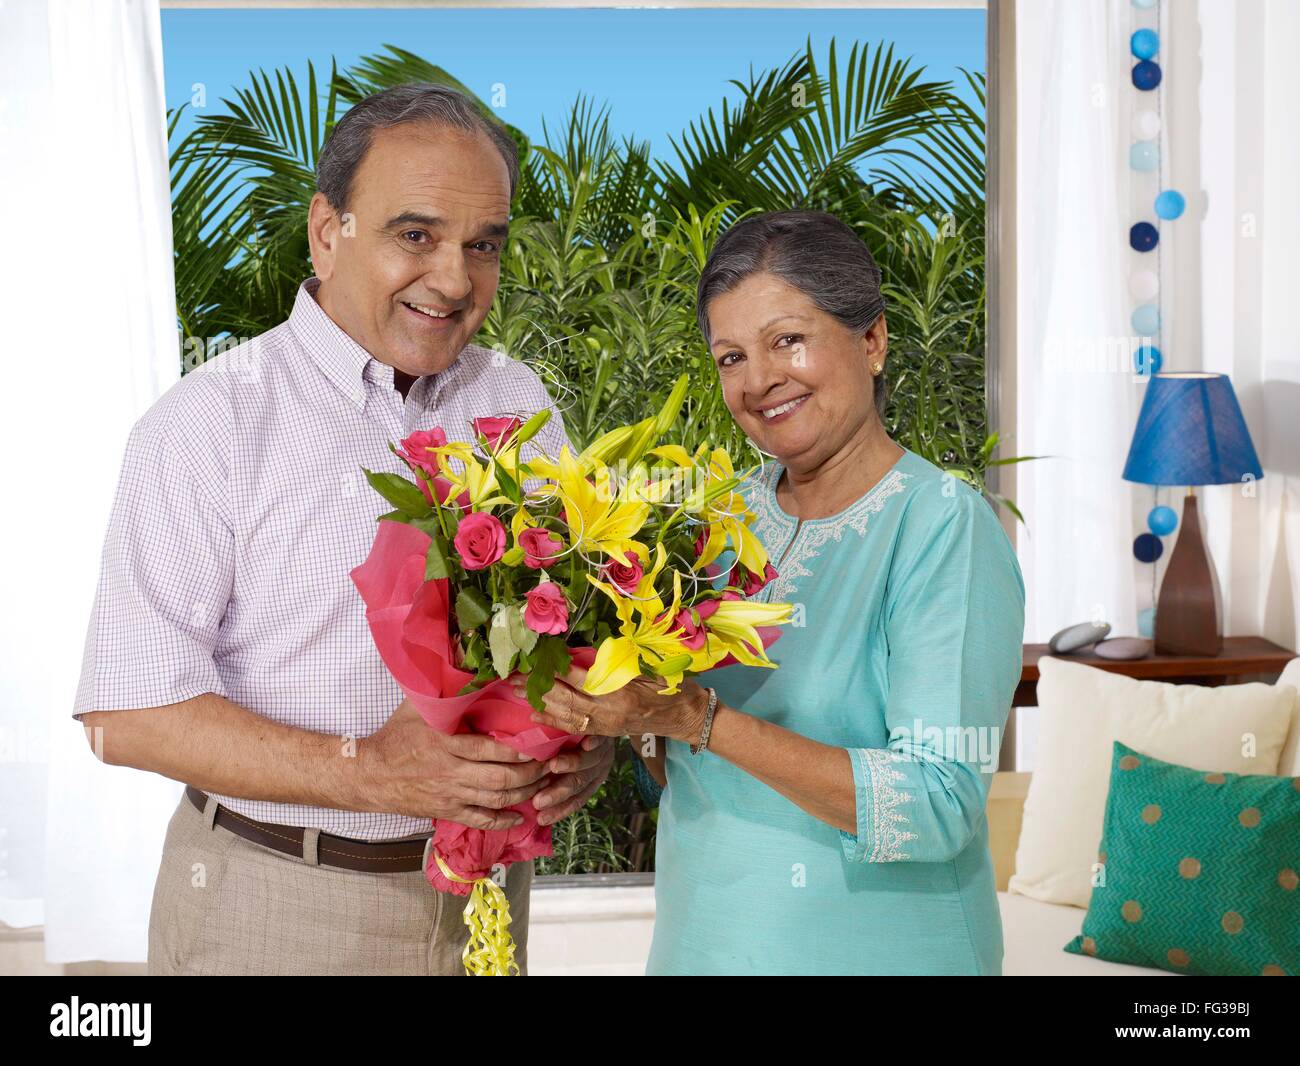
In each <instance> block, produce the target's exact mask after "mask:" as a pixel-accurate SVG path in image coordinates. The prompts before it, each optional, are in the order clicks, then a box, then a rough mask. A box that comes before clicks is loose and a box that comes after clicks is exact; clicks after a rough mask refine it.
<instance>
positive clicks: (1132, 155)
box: [1128, 141, 1160, 171]
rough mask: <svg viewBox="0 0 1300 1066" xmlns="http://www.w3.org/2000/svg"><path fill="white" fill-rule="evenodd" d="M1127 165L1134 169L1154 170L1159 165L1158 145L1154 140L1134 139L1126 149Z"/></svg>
mask: <svg viewBox="0 0 1300 1066" xmlns="http://www.w3.org/2000/svg"><path fill="white" fill-rule="evenodd" d="M1128 165H1129V166H1130V167H1132V168H1133V169H1134V170H1143V171H1146V170H1155V169H1156V167H1158V166H1159V165H1160V145H1159V144H1157V143H1156V142H1155V141H1135V142H1134V143H1133V146H1132V147H1131V148H1130V149H1129V150H1128Z"/></svg>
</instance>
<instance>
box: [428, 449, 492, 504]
mask: <svg viewBox="0 0 1300 1066" xmlns="http://www.w3.org/2000/svg"><path fill="white" fill-rule="evenodd" d="M429 451H431V452H433V453H434V454H435V455H436V456H437V459H438V469H439V470H441V471H442V476H443V477H445V478H446V479H447V480H448V481H449V482H451V485H452V495H453V497H454V496H459V495H460V494H461V493H462V492H466V493H468V494H469V501H470V505H471V507H472V508H473V510H475V511H484V510H488V509H490V508H492V507H495V506H496V505H497V504H501V503H509V502H510V500H509V499H508V498H507V497H505V496H503V495H501V494H500V492H499V490H500V488H501V485H500V482H498V481H497V475H496V460H495V459H489V460H488V463H487V465H486V466H484V465H483V464H482V463H480V462H479V461H478V459H477V458H475V456H474V448H473V445H471V444H467V443H466V442H464V441H449V442H448V443H446V444H444V445H442V446H441V447H438V448H430V449H429ZM453 459H457V460H459V461H460V463H461V467H462V469H461V471H460V472H459V473H457V472H456V471H455V470H454V469H453V468H452V465H451V461H452V460H453Z"/></svg>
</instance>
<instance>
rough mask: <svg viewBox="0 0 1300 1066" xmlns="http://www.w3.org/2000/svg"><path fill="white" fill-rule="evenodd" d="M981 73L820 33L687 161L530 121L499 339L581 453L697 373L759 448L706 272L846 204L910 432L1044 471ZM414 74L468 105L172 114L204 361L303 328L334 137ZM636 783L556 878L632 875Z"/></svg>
mask: <svg viewBox="0 0 1300 1066" xmlns="http://www.w3.org/2000/svg"><path fill="white" fill-rule="evenodd" d="M964 77H965V79H966V85H965V88H966V90H967V91H968V92H969V93H970V94H971V95H973V96H974V98H975V101H976V102H975V104H973V105H972V104H970V103H968V102H967V100H966V99H964V98H963V96H962V95H961V94H960V93H959V92H958V91H957V88H956V87H955V86H954V85H953V84H952V83H951V82H944V81H934V80H928V79H927V78H926V77H925V71H924V69H923V68H918V67H915V66H914V65H913V64H912V62H911V60H910V59H906V58H900V57H898V56H896V55H895V54H894V50H893V48H892V46H889V45H883V44H882V45H871V44H866V43H862V42H857V43H854V44H853V45H852V46H851V47H850V49H849V51H848V55H847V58H844V57H843V56H842V53H841V51H840V50H839V49H838V48H837V45H836V43H835V42H833V41H832V42H831V44H830V46H829V48H828V49H827V51H826V53H825V54H824V55H819V54H815V52H814V49H813V47H812V45H811V43H810V42H808V43H806V44H805V46H804V47H803V48H802V49H800V50H799V51H797V52H796V53H795V54H794V55H793V56H791V58H790V59H789V60H788V61H787V62H786V63H784V64H782V65H781V66H779V67H776V68H773V69H771V70H765V71H756V72H751V74H750V75H749V77H748V78H747V79H745V80H736V81H733V82H732V83H731V84H732V86H733V87H734V88H735V89H736V95H737V99H736V101H735V102H728V101H724V102H723V103H722V104H721V105H720V106H719V107H718V108H716V109H713V108H710V109H709V110H708V111H707V112H706V113H705V114H703V115H702V116H701V117H700V118H699V119H698V120H696V121H695V122H693V123H692V124H691V125H690V126H689V128H688V129H687V130H685V131H683V133H682V134H681V136H680V137H678V138H676V139H674V141H673V149H674V154H673V158H670V159H655V158H651V156H650V152H649V149H648V147H647V146H646V144H644V143H642V142H637V141H634V140H631V139H626V138H625V139H623V140H618V139H616V138H615V137H613V136H612V135H611V133H610V130H609V115H608V113H607V112H606V111H605V110H603V109H600V108H597V107H596V106H595V105H593V104H592V103H591V102H590V101H588V100H585V99H583V98H581V97H579V98H578V99H577V101H576V102H575V103H574V105H573V107H572V109H571V110H570V112H569V113H568V115H567V116H565V120H564V122H563V123H562V124H561V125H560V127H559V128H558V130H556V131H554V132H553V131H551V130H550V129H549V128H548V129H545V130H544V131H543V137H542V141H541V143H537V144H534V143H531V142H530V141H529V139H528V137H527V136H526V135H525V134H523V133H522V132H521V131H520V130H517V129H513V128H510V127H508V128H510V129H511V133H512V135H513V136H514V138H515V140H516V143H517V144H518V145H519V147H520V153H521V180H520V183H519V187H518V189H517V191H516V196H515V203H514V205H513V207H514V218H513V220H512V224H511V236H510V242H509V245H508V248H507V252H506V255H505V257H504V260H503V263H502V269H501V282H500V290H499V293H498V296H497V299H496V302H495V304H494V305H493V308H492V310H491V313H490V314H489V315H488V318H487V320H486V322H485V324H484V327H483V329H482V330H481V332H480V339H481V341H482V342H483V343H486V344H488V345H491V346H494V347H497V348H500V349H501V350H504V351H506V352H509V353H511V354H512V355H515V356H516V357H519V358H523V359H526V360H527V361H528V362H530V363H531V364H532V365H533V366H534V367H535V368H536V369H537V370H538V371H539V373H541V374H542V376H543V378H544V379H545V380H546V381H547V383H548V385H549V387H550V388H551V391H552V395H554V396H555V397H556V399H557V403H558V405H559V406H560V407H561V408H562V410H563V412H564V416H565V422H566V427H567V429H568V431H569V435H570V436H571V437H572V439H573V440H574V443H575V444H577V445H578V446H580V447H581V446H584V445H586V444H588V443H589V442H590V441H591V440H593V439H594V438H595V437H597V436H599V434H600V433H601V432H602V431H603V430H604V429H606V428H608V427H610V426H613V425H619V424H627V423H631V422H635V421H637V420H638V419H640V418H641V417H643V415H644V413H645V412H646V411H650V410H656V409H658V408H659V406H660V405H661V404H662V403H663V400H664V398H665V397H666V395H667V394H668V391H669V389H670V387H671V384H672V382H673V381H674V380H675V379H676V378H677V377H678V376H679V375H680V374H681V373H683V372H686V373H689V374H690V375H691V376H692V379H693V380H694V381H695V382H696V383H698V385H699V387H697V388H695V389H693V390H692V391H691V394H690V396H689V397H688V398H687V402H686V403H685V405H684V406H683V409H682V412H681V414H680V416H679V422H678V424H677V425H676V426H674V427H673V429H672V430H671V431H670V433H669V434H668V435H669V436H671V437H672V438H674V439H678V440H681V441H682V442H683V443H684V444H685V445H686V446H687V447H688V448H694V447H695V446H696V445H697V444H698V443H699V442H700V441H703V440H708V441H711V442H713V443H715V444H718V445H721V446H723V447H726V448H727V449H728V450H729V451H730V452H731V453H732V454H733V455H736V456H738V457H739V456H741V455H743V454H744V452H745V450H746V449H747V447H748V443H747V441H746V440H745V438H744V436H743V435H742V434H741V433H740V431H739V430H738V428H737V427H736V425H735V423H734V422H733V421H732V419H731V417H730V415H729V413H728V412H727V410H726V407H725V406H724V405H723V403H722V400H721V397H720V395H719V390H717V389H716V388H712V387H710V386H711V385H712V382H713V378H714V373H715V371H714V369H713V364H712V360H711V358H710V357H709V354H708V352H707V350H706V349H705V347H704V343H703V340H702V338H701V337H700V335H699V331H698V329H697V327H696V321H695V306H694V301H695V285H696V280H697V278H698V275H699V271H700V268H701V267H702V265H703V263H704V261H705V258H706V257H707V255H708V251H709V249H710V248H711V247H712V245H713V243H714V241H715V240H716V238H717V236H718V234H719V233H720V232H722V231H723V230H725V229H726V228H727V227H728V226H730V225H731V224H733V223H734V222H735V221H736V220H738V219H740V218H742V217H744V216H746V215H747V214H750V213H753V212H758V211H770V210H781V209H786V208H817V209H821V210H827V211H831V212H833V213H834V214H836V215H837V216H838V217H840V218H842V219H843V220H844V221H845V222H847V223H848V224H849V225H851V226H853V227H854V228H855V229H857V230H858V231H859V232H860V233H861V234H862V237H863V239H864V240H865V241H866V242H867V243H868V245H869V246H870V247H871V249H872V252H873V254H874V255H875V257H876V259H877V261H878V262H879V263H880V266H881V268H882V271H883V274H884V279H885V295H886V298H887V300H888V312H887V323H888V326H889V333H890V358H889V360H888V363H887V368H886V375H887V378H888V381H889V385H890V403H889V406H888V410H887V412H886V421H887V425H888V429H889V430H890V432H891V434H892V435H893V436H894V437H895V438H896V439H897V440H899V441H900V442H901V443H903V444H904V445H906V446H907V447H908V448H910V449H912V450H913V451H915V452H917V453H918V454H920V455H922V456H924V457H925V458H927V459H929V460H930V461H931V462H933V463H935V464H936V465H937V466H940V467H941V468H943V469H945V470H948V471H950V472H952V473H953V474H954V475H955V476H958V477H961V478H963V479H964V480H966V481H968V482H969V483H970V484H972V485H973V486H975V487H976V488H978V489H980V490H981V491H984V490H985V475H986V472H987V470H988V469H989V467H991V466H994V465H997V464H1001V463H1008V462H1018V461H1021V459H1022V458H1023V457H1012V458H996V457H995V453H996V452H997V449H998V447H999V443H1000V438H999V435H998V433H997V432H996V431H994V430H992V429H991V428H990V427H989V426H988V424H987V414H986V405H985V397H984V380H985V377H984V351H985V321H984V316H985V297H984V264H985V259H984V256H985V235H984V170H985V167H984V119H983V107H984V102H985V96H984V92H985V89H984V78H983V76H982V75H980V74H974V73H966V74H964ZM410 81H425V82H435V83H439V84H445V85H451V86H454V87H456V88H459V89H460V90H461V91H467V90H466V89H465V87H464V86H463V85H461V84H460V83H459V82H458V81H457V80H456V79H455V78H454V77H453V76H452V75H451V74H450V73H448V72H447V71H446V70H444V69H442V68H441V67H438V66H435V65H434V64H432V63H430V62H429V61H428V60H425V59H423V58H421V57H419V56H416V55H414V54H412V53H410V52H407V51H404V50H402V49H400V48H396V47H393V46H388V47H387V48H386V50H385V51H384V52H382V53H380V54H377V55H373V56H367V57H365V58H364V59H362V60H361V61H359V62H358V63H357V64H356V65H354V66H353V67H351V68H349V69H348V70H347V71H344V72H339V71H338V70H337V69H332V70H331V75H330V77H329V79H328V81H327V82H326V83H325V84H324V85H322V84H319V83H318V80H317V77H316V72H315V70H314V68H313V67H312V66H311V65H310V64H309V65H308V67H307V76H306V79H305V91H300V89H299V83H298V82H297V81H295V79H294V77H293V74H292V72H291V71H289V70H280V71H276V72H274V73H273V74H267V73H265V72H259V73H257V74H255V75H254V74H250V80H249V86H248V87H247V88H245V89H243V90H240V91H239V92H238V93H236V95H235V98H234V99H233V100H227V101H224V103H225V109H226V113H225V114H221V115H212V116H203V117H200V118H199V119H198V120H197V121H196V124H195V128H194V129H193V131H192V132H191V133H189V134H188V135H187V136H186V137H184V138H178V137H177V136H176V135H175V131H176V129H177V121H178V118H179V113H176V114H173V116H172V121H171V131H172V135H173V137H172V139H173V142H174V147H173V150H172V156H171V162H172V186H173V215H174V242H175V249H176V276H177V290H176V291H177V317H178V321H179V324H180V327H181V330H182V333H183V336H184V338H185V339H186V341H187V342H190V349H191V350H197V351H198V352H199V353H200V354H199V357H200V358H202V357H203V356H204V355H205V354H207V353H209V352H211V351H213V350H214V347H215V346H216V345H217V344H218V342H219V341H220V340H221V339H222V338H223V337H227V336H249V335H253V334H256V333H260V332H262V331H264V330H266V329H269V328H271V327H272V326H274V325H276V324H277V323H279V322H281V321H282V320H283V319H284V318H285V317H286V316H287V315H288V312H289V309H290V307H291V306H292V301H293V298H294V295H295V293H296V290H297V286H298V285H299V283H300V282H301V280H302V279H303V278H304V277H306V276H307V275H308V274H309V273H310V263H309V260H308V254H307V243H306V235H305V222H306V211H307V204H308V202H309V200H310V198H311V195H312V193H313V191H314V188H315V182H314V174H313V171H314V166H315V161H316V156H317V153H318V151H319V149H320V146H321V145H322V144H323V143H324V140H325V138H326V137H327V136H328V134H329V131H330V130H331V129H332V128H333V124H334V123H335V122H336V121H337V119H338V117H339V115H340V114H341V113H342V110H343V108H344V107H345V106H346V105H347V104H349V103H351V102H353V101H355V100H358V99H360V98H361V97H363V96H365V95H368V94H370V93H373V92H376V91H379V90H381V89H384V88H387V87H389V86H392V85H397V84H401V83H405V82H410ZM470 95H472V94H470ZM480 107H481V108H482V110H483V111H484V113H485V114H492V112H491V110H490V108H488V107H487V105H486V104H483V103H482V102H481V101H480ZM189 368H190V366H189V365H188V364H187V365H186V366H185V369H189ZM994 498H995V499H997V500H999V501H1000V502H1002V503H1003V504H1005V505H1006V506H1007V507H1008V508H1010V509H1011V511H1012V512H1013V513H1015V514H1016V515H1017V517H1019V512H1018V511H1016V510H1015V505H1014V503H1012V502H1011V501H1009V500H1006V499H1003V498H1002V497H994ZM620 750H621V751H622V752H623V756H626V755H627V751H626V748H622V749H620ZM623 756H621V758H622V757H623ZM623 765H624V764H623V763H620V766H623ZM619 772H620V773H622V771H619ZM628 781H630V777H628V778H627V779H626V780H625V779H624V777H617V778H616V777H614V776H612V777H611V779H610V783H609V784H607V785H606V786H605V788H604V789H603V790H602V791H601V793H599V794H598V795H597V797H595V798H594V799H593V800H592V801H591V802H590V803H589V804H588V805H587V807H586V808H584V810H583V811H581V812H579V813H578V814H577V815H575V816H573V818H571V819H569V820H568V821H567V822H566V823H564V824H563V826H562V827H558V828H557V831H556V842H557V843H556V848H557V850H556V855H555V857H554V858H553V859H550V860H547V861H546V862H545V863H543V864H542V867H541V868H542V869H544V870H546V871H547V872H560V871H564V872H568V871H571V870H577V869H586V870H595V869H615V868H618V867H619V864H620V863H622V862H624V860H625V858H626V856H627V854H628V853H627V852H626V851H625V850H619V849H621V848H623V847H624V846H625V845H626V843H627V841H626V840H625V839H624V838H622V837H620V836H619V835H618V834H619V832H624V830H621V829H619V828H618V827H619V826H623V825H625V824H630V822H631V820H632V819H634V818H640V819H641V821H640V822H639V823H638V824H639V825H641V826H642V828H643V829H644V830H645V832H647V833H648V832H649V831H650V830H649V825H650V823H649V820H648V819H647V818H646V817H645V812H644V811H642V810H641V809H640V806H639V804H638V803H637V802H636V800H635V799H634V796H635V790H634V789H632V788H630V787H629V786H628ZM642 843H644V841H642ZM650 854H652V849H650ZM634 868H643V863H642V862H641V861H638V862H637V863H636V866H635V867H634Z"/></svg>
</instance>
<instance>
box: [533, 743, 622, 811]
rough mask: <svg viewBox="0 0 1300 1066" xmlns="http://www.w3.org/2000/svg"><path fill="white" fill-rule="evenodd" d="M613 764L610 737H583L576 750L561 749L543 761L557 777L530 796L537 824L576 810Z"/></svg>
mask: <svg viewBox="0 0 1300 1066" xmlns="http://www.w3.org/2000/svg"><path fill="white" fill-rule="evenodd" d="M613 765H614V738H613V737H583V740H582V744H581V746H579V747H578V749H577V750H575V751H565V752H561V753H560V754H559V755H557V756H555V758H553V759H551V760H550V761H549V762H547V763H546V767H545V768H546V769H547V770H549V771H550V772H551V773H554V774H559V775H560V776H559V777H557V778H556V779H555V780H554V781H552V782H551V783H550V784H549V785H547V786H546V788H544V789H542V790H541V791H540V792H538V793H537V795H535V796H534V797H533V806H534V807H536V808H537V809H538V815H537V821H538V824H539V825H550V824H551V823H552V822H558V821H559V820H560V819H561V818H566V817H568V816H569V815H570V814H572V813H573V812H574V811H576V810H578V809H579V808H580V807H581V806H582V805H583V804H584V803H586V802H587V800H589V799H591V797H592V795H593V794H594V793H595V791H596V789H598V788H600V786H601V785H602V784H603V783H604V781H605V778H607V777H608V776H609V769H610V767H611V766H613Z"/></svg>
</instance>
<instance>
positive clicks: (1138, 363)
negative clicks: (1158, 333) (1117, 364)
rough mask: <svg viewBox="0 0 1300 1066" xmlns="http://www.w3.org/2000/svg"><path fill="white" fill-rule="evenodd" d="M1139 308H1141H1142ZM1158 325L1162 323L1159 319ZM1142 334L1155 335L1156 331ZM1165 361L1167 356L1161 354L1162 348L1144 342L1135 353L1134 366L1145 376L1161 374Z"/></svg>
mask: <svg viewBox="0 0 1300 1066" xmlns="http://www.w3.org/2000/svg"><path fill="white" fill-rule="evenodd" d="M1138 310H1141V308H1139V309H1138ZM1156 325H1157V326H1159V325H1160V323H1159V322H1158V321H1157V322H1156ZM1142 335H1143V336H1148V337H1154V336H1155V332H1154V331H1153V332H1151V333H1148V334H1142ZM1164 362H1165V357H1164V356H1163V355H1161V354H1160V349H1159V348H1157V347H1155V346H1154V345H1151V344H1144V345H1142V346H1141V347H1140V348H1139V349H1138V350H1137V351H1135V352H1134V353H1133V367H1134V369H1135V370H1136V371H1137V372H1138V373H1139V374H1140V375H1142V376H1143V377H1148V376H1150V375H1151V374H1159V373H1160V368H1161V367H1162V366H1163V365H1164Z"/></svg>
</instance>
